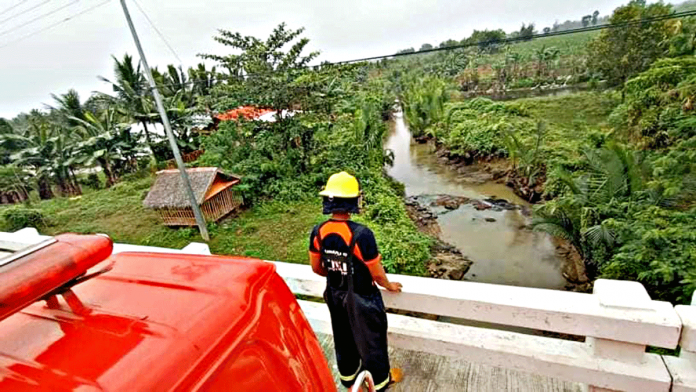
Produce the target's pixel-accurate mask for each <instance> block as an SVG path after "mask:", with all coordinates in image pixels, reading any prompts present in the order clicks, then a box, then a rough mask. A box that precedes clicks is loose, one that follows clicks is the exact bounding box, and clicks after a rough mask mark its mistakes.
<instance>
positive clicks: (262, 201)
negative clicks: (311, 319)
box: [0, 25, 430, 274]
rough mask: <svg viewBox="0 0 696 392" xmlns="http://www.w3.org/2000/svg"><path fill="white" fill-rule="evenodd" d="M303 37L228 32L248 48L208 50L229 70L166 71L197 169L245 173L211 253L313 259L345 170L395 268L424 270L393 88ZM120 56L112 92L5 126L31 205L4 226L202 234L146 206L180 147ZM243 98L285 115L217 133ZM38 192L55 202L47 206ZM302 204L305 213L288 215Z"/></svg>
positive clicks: (176, 237) (11, 183)
mask: <svg viewBox="0 0 696 392" xmlns="http://www.w3.org/2000/svg"><path fill="white" fill-rule="evenodd" d="M301 33H302V30H301V29H300V30H289V29H287V28H286V27H285V26H284V25H280V26H278V28H276V29H275V30H274V31H273V33H272V34H271V36H270V37H269V38H268V39H266V40H261V39H257V38H255V37H244V36H241V35H240V34H233V33H230V32H228V31H224V30H221V31H220V35H219V36H218V37H216V38H215V39H216V40H217V41H218V42H220V43H222V44H224V45H225V46H226V47H229V48H230V49H239V50H240V52H241V53H240V54H234V55H226V54H224V55H216V54H205V55H202V57H204V58H206V59H211V60H214V61H216V62H218V63H219V65H218V69H223V70H224V71H223V72H217V71H215V70H214V69H213V70H211V71H208V70H206V69H205V68H204V67H203V66H199V67H197V68H192V69H189V70H188V72H183V71H182V70H181V69H177V68H175V67H172V66H170V67H168V68H167V72H155V79H156V81H157V83H158V85H159V88H160V90H161V91H162V93H163V95H164V96H165V101H166V106H167V108H168V115H169V116H170V119H171V121H172V124H173V127H174V128H175V132H176V136H177V139H178V140H179V143H180V147H181V148H182V150H183V151H184V152H187V151H193V150H197V149H204V150H205V153H204V154H203V155H202V156H201V157H200V158H199V159H198V161H197V162H195V163H193V164H194V165H208V166H217V167H221V168H222V169H223V170H227V171H229V172H233V173H236V174H239V175H241V176H242V178H243V184H242V185H240V186H239V187H238V188H237V191H238V192H240V193H241V194H242V195H243V197H244V201H245V203H246V205H248V206H253V208H252V209H251V210H250V211H246V212H243V213H242V216H240V217H239V218H238V219H235V220H234V222H227V223H224V224H223V226H221V227H218V226H217V225H212V226H211V232H212V233H213V237H214V238H213V240H212V242H211V246H212V249H213V250H214V251H217V252H218V253H224V254H239V253H245V254H247V255H254V256H258V257H265V258H283V259H287V260H289V261H295V262H303V261H305V259H306V249H307V237H308V233H309V230H310V229H311V226H312V225H313V224H316V223H318V217H319V218H320V214H319V211H321V203H320V200H319V199H318V197H317V192H318V190H320V189H321V186H322V185H323V184H324V183H325V182H326V179H327V178H328V177H329V175H330V174H332V173H334V172H337V171H341V170H347V171H349V172H352V173H354V174H355V175H356V176H357V177H358V178H359V179H360V181H361V183H362V186H363V188H364V193H365V197H364V202H365V207H364V214H363V215H362V216H361V217H359V218H357V219H358V220H360V221H362V222H364V223H366V224H367V225H368V226H369V227H371V228H372V229H373V230H374V231H375V233H376V237H377V240H378V242H379V244H380V247H381V252H382V254H383V259H384V264H385V266H386V267H387V269H388V270H390V271H392V272H402V273H415V274H421V273H423V271H424V262H425V261H426V260H427V259H428V258H429V257H430V252H429V246H430V239H428V238H427V237H425V236H424V235H422V234H420V233H419V232H418V231H417V229H416V227H415V225H414V224H413V223H412V222H411V221H410V219H409V218H408V216H407V214H406V210H405V207H404V205H403V203H402V201H401V196H400V193H399V186H398V185H395V184H392V183H391V181H390V180H389V179H387V178H386V177H385V176H384V174H383V167H384V166H385V164H388V163H389V160H390V156H389V155H388V154H387V153H386V152H385V151H384V149H383V146H382V143H383V140H384V139H385V132H386V130H387V125H386V123H385V122H384V120H385V119H387V118H388V117H389V116H390V115H391V111H392V106H393V102H394V99H395V96H394V95H393V94H392V93H391V92H390V90H389V89H387V88H386V87H385V86H384V82H383V81H381V80H378V79H371V78H368V77H367V73H366V72H367V69H366V67H365V66H364V65H363V66H345V67H336V66H330V65H328V66H323V67H319V68H316V69H308V68H307V67H306V65H307V64H308V63H309V61H311V60H312V59H313V58H314V57H315V56H316V54H315V53H310V54H307V55H305V54H304V47H305V46H306V45H307V43H308V40H307V39H304V38H301V37H300V35H301ZM114 62H115V79H114V82H113V86H114V95H112V96H106V95H95V96H93V97H90V98H89V99H88V100H87V102H84V103H83V102H81V101H80V99H79V97H78V96H77V94H76V93H75V92H74V91H70V92H68V93H67V94H64V95H61V96H55V97H54V98H55V101H56V106H55V107H52V108H48V110H47V111H33V112H32V113H29V114H23V115H20V116H18V118H16V119H14V120H12V121H9V122H8V121H5V122H3V124H4V125H5V127H4V128H3V129H4V131H3V134H2V135H1V136H0V145H1V146H2V148H3V150H2V153H3V157H4V158H5V162H7V163H9V162H11V164H6V165H5V166H3V167H2V171H0V174H2V177H0V178H2V181H5V182H6V183H7V184H8V187H3V197H4V198H5V199H4V201H5V202H8V201H10V202H13V201H24V202H25V203H26V204H30V205H29V206H28V207H25V206H21V207H11V208H6V209H4V210H3V211H1V213H2V216H3V218H4V219H3V221H4V223H3V225H4V226H5V228H6V229H16V228H19V227H22V226H25V225H32V226H38V227H40V228H41V229H42V230H45V231H48V232H60V231H77V232H94V231H97V232H107V233H109V234H111V235H112V236H113V237H114V238H115V239H116V240H119V241H125V242H130V243H137V244H152V245H159V246H179V245H180V244H182V242H183V241H185V240H190V239H191V238H192V237H194V233H195V231H193V230H189V229H182V230H178V231H176V230H172V229H166V228H164V227H161V226H160V225H159V224H158V222H157V220H156V219H155V218H154V215H153V213H152V212H149V211H146V210H144V209H143V208H142V206H141V200H142V198H143V197H144V195H145V193H146V190H147V188H148V187H149V185H150V183H151V178H150V175H149V171H150V170H154V169H155V168H157V167H162V166H163V165H164V164H165V162H164V161H165V160H166V159H168V158H170V157H171V156H170V155H168V154H167V149H166V147H165V146H166V145H165V144H164V140H163V137H162V135H159V134H158V133H157V132H155V130H156V129H157V127H156V126H155V125H156V124H157V123H158V122H159V121H160V118H159V115H158V114H157V113H156V112H155V110H154V105H153V101H152V98H151V95H150V91H149V88H148V87H147V85H146V83H145V78H144V76H143V73H142V72H141V70H140V69H139V67H136V66H135V65H134V62H133V60H132V58H131V57H129V56H127V55H126V56H124V58H123V59H122V60H119V59H116V58H115V59H114ZM104 80H107V79H105V78H104ZM241 105H252V106H257V107H263V108H268V109H272V110H274V111H275V112H276V116H275V119H274V120H275V121H272V122H264V121H246V120H243V119H240V120H239V121H226V122H225V121H223V122H221V123H220V124H219V126H216V127H212V126H209V125H208V126H207V129H206V128H205V127H206V125H207V124H210V123H211V122H213V120H214V118H212V117H211V115H212V114H213V113H222V112H225V111H227V110H230V109H234V108H237V107H239V106H241ZM197 123H201V124H197ZM138 127H139V128H141V129H142V131H138ZM208 131H212V132H208ZM207 133H210V134H209V135H207ZM94 169H98V173H99V175H97V174H95V173H94V172H92V171H93V170H94ZM88 172H92V174H89V175H87V173H88ZM139 177H144V179H140V180H136V179H134V178H139ZM83 188H85V192H84V193H85V194H84V197H81V196H79V195H81V194H83ZM101 188H106V189H105V190H100V189H101ZM56 193H57V194H58V195H60V196H64V197H65V198H58V199H56V198H55V196H56V195H55V194H56ZM32 195H35V196H32ZM34 197H38V198H40V199H52V200H50V201H47V202H43V203H40V204H36V203H35V202H36V200H34ZM309 206H313V208H310V207H309ZM265 212H268V214H269V216H266V217H264V216H263V214H264V213H265ZM293 213H296V214H297V216H296V218H294V219H287V215H291V214H293ZM273 218H276V219H279V220H280V221H279V222H276V223H272V220H273ZM252 221H255V222H252ZM295 226H297V227H295ZM250 227H255V229H253V230H258V232H259V233H258V236H256V231H253V230H252V229H250ZM262 232H265V234H261V233H262ZM279 232H281V233H287V235H285V234H281V235H278V233H279ZM247 236H248V237H249V238H247ZM238 237H243V238H238ZM259 238H263V239H265V241H266V242H265V243H264V241H260V240H259ZM240 244H241V245H240ZM251 244H253V245H254V246H255V249H250V247H251ZM240 246H241V247H240Z"/></svg>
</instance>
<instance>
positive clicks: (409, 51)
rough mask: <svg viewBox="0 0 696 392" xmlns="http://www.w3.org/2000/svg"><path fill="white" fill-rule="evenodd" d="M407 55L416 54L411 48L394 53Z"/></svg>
mask: <svg viewBox="0 0 696 392" xmlns="http://www.w3.org/2000/svg"><path fill="white" fill-rule="evenodd" d="M409 53H416V50H415V49H413V48H408V49H401V50H400V51H398V52H396V54H409Z"/></svg>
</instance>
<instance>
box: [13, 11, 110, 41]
mask: <svg viewBox="0 0 696 392" xmlns="http://www.w3.org/2000/svg"><path fill="white" fill-rule="evenodd" d="M110 1H111V0H104V1H102V2H101V3H99V4H97V5H95V6H92V7H90V8H87V9H86V10H84V11H81V12H78V13H77V14H74V15H71V16H68V17H67V18H65V19H63V20H61V21H59V22H56V23H54V24H52V25H50V26H47V27H45V28H43V29H40V30H37V31H34V32H33V33H29V34H26V35H24V36H22V37H19V38H18V39H16V40H14V41H10V42H8V43H6V44H5V45H2V46H0V49H2V48H5V47H7V46H10V45H13V44H15V43H17V42H20V41H23V40H25V39H27V38H29V37H33V36H35V35H37V34H40V33H43V32H44V31H47V30H50V29H52V28H54V27H56V26H58V25H61V24H63V23H65V22H67V21H69V20H71V19H74V18H77V17H78V16H81V15H84V14H86V13H88V12H90V11H92V10H94V9H96V8H99V7H101V6H103V5H104V4H106V3H108V2H110Z"/></svg>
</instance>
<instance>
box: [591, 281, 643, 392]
mask: <svg viewBox="0 0 696 392" xmlns="http://www.w3.org/2000/svg"><path fill="white" fill-rule="evenodd" d="M593 294H594V295H595V296H597V300H598V301H599V304H600V306H602V307H604V308H607V309H616V310H622V311H626V310H632V309H633V310H644V311H650V310H651V307H650V301H651V300H650V295H649V294H648V292H647V291H646V290H645V287H643V285H642V284H640V283H638V282H630V281H618V280H605V279H599V280H597V281H596V282H595V284H594V290H593ZM585 342H586V343H587V346H588V349H589V350H590V352H591V353H592V355H594V356H595V357H597V358H603V359H610V360H614V361H618V362H625V363H641V362H643V359H644V357H645V345H644V344H635V343H627V342H621V341H617V340H609V339H601V338H595V337H591V336H588V337H587V338H586V339H585ZM586 390H587V391H588V392H605V391H612V390H611V389H606V388H602V387H601V386H597V385H588V386H587V388H586Z"/></svg>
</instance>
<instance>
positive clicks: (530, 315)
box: [275, 262, 696, 391]
mask: <svg viewBox="0 0 696 392" xmlns="http://www.w3.org/2000/svg"><path fill="white" fill-rule="evenodd" d="M275 265H276V267H277V272H278V274H279V275H280V276H282V277H283V278H284V279H285V281H286V282H287V284H288V286H289V287H290V289H291V290H292V291H293V292H294V293H295V294H301V295H304V296H309V297H316V298H321V297H322V293H323V291H324V288H325V285H326V282H325V278H322V277H320V276H318V275H315V274H314V273H312V271H311V268H310V267H309V266H307V265H298V264H288V263H281V262H275ZM389 278H390V280H394V281H398V282H401V283H402V284H403V292H401V293H399V294H393V293H389V292H386V291H383V298H384V302H385V305H386V307H387V308H390V309H398V310H403V311H409V312H421V313H427V314H431V315H438V316H445V317H449V318H460V319H466V320H470V321H475V322H485V323H493V324H499V325H503V326H508V327H521V328H529V329H534V330H541V331H549V332H556V333H560V334H569V335H579V336H584V337H585V342H578V341H570V340H563V339H558V338H552V337H545V336H534V335H528V334H522V333H517V332H511V331H507V330H498V329H491V328H479V327H473V326H466V325H458V324H453V323H448V322H441V321H432V320H427V319H422V318H415V317H409V316H403V315H398V314H389V315H388V322H389V342H390V344H391V345H393V346H396V347H400V348H404V349H410V350H416V351H422V352H428V353H432V354H436V355H446V356H454V357H457V358H463V359H466V360H469V361H472V362H478V363H484V364H488V365H492V366H498V367H504V368H510V369H515V370H520V371H526V372H530V373H536V374H540V375H545V376H550V377H554V378H559V379H564V380H568V381H574V382H578V383H582V384H586V385H588V386H589V388H588V389H589V390H594V391H601V390H618V391H670V388H671V386H672V375H671V374H670V372H669V370H668V368H667V366H666V365H665V361H663V359H662V358H661V356H660V355H657V354H651V353H646V346H653V347H661V348H666V349H674V348H677V346H678V345H679V343H680V338H681V339H682V346H683V350H684V348H686V349H688V350H692V351H690V352H694V353H696V307H694V309H695V310H692V309H691V307H683V308H680V307H677V310H676V311H675V308H674V307H673V306H672V305H671V304H669V303H667V302H661V301H653V300H651V299H650V297H649V295H648V293H647V292H646V291H645V289H644V288H643V286H642V285H641V284H640V283H637V282H630V281H613V280H598V281H597V282H595V286H594V293H593V294H585V293H572V292H563V291H555V290H544V289H534V288H523V287H512V286H501V285H493V284H484V283H475V282H462V281H450V280H439V279H430V278H420V277H412V276H390V277H389ZM301 306H302V308H303V310H304V312H305V314H306V315H307V317H308V319H309V321H310V323H311V324H312V326H313V327H314V328H315V330H317V331H319V332H323V333H331V323H330V318H329V314H328V310H327V309H326V306H325V305H323V304H321V303H316V302H310V301H301ZM687 313H688V314H689V315H690V316H693V317H692V318H691V319H690V320H692V321H693V323H691V324H688V327H687V326H686V325H687V324H685V335H684V337H683V338H682V320H681V319H680V316H682V314H687ZM684 339H685V340H684ZM683 352H684V351H683ZM694 358H696V355H694V356H693V357H688V359H687V357H684V354H683V356H682V357H681V358H676V357H673V361H672V362H673V363H674V366H679V369H682V374H683V375H684V377H685V382H684V384H685V385H687V384H689V382H690V381H691V380H690V379H688V377H694V378H696V368H693V369H691V368H690V366H691V365H692V364H695V365H694V366H696V361H694ZM668 363H669V362H668ZM670 369H671V368H670ZM691 385H693V384H691ZM684 390H692V389H684Z"/></svg>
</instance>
